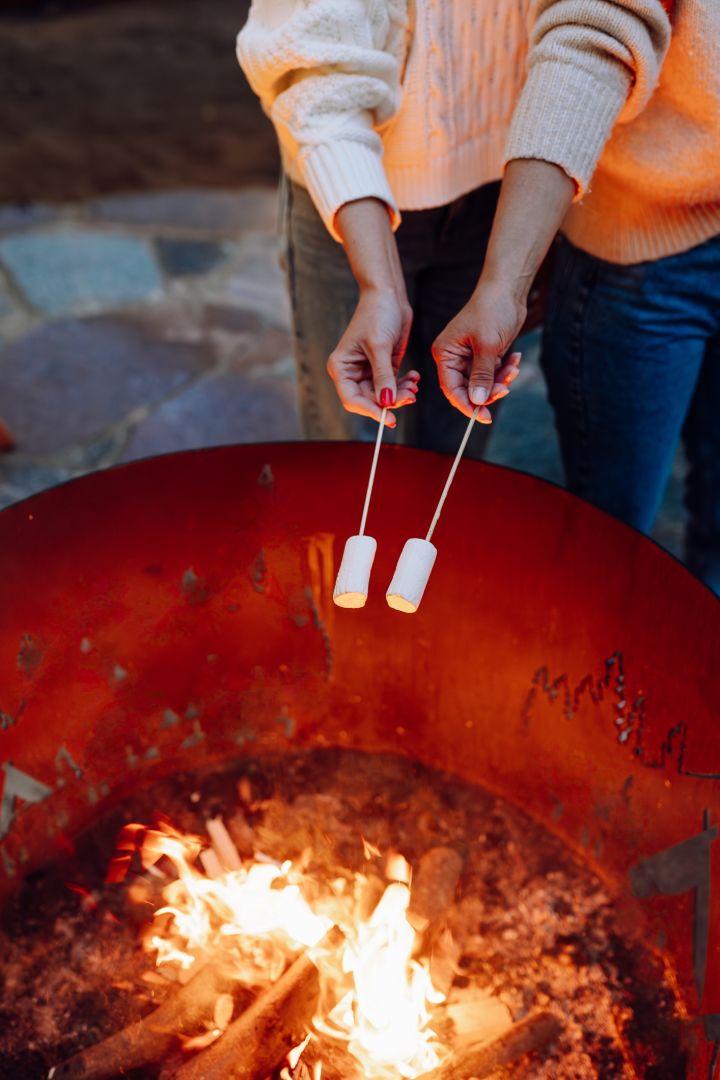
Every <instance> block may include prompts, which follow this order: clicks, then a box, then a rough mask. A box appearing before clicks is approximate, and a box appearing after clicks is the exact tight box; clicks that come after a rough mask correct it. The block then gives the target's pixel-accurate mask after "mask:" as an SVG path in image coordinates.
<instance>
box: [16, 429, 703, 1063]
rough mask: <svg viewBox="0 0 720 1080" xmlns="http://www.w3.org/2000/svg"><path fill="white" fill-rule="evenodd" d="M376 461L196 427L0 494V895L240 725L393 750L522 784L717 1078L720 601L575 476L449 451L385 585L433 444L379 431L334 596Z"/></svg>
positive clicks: (258, 744)
mask: <svg viewBox="0 0 720 1080" xmlns="http://www.w3.org/2000/svg"><path fill="white" fill-rule="evenodd" d="M368 464H369V451H368V448H367V447H364V446H359V445H349V446H337V445H302V446H300V445H286V446H248V447H233V448H222V449H213V450H205V451H200V452H195V453H188V454H180V455H172V456H169V457H165V458H159V459H154V460H149V461H144V462H139V463H137V464H133V465H129V466H125V467H122V468H119V469H115V470H112V471H110V472H107V473H102V474H96V475H93V476H89V477H86V478H84V479H82V480H78V481H76V482H74V483H72V484H68V485H66V486H64V487H61V488H57V489H53V490H51V491H48V492H45V493H43V494H42V495H39V496H37V497H35V498H33V499H30V500H28V501H26V502H24V503H22V504H20V505H17V506H14V507H11V508H10V509H9V510H6V511H4V512H3V513H2V514H0V583H1V584H0V722H1V725H2V751H3V752H2V760H3V766H4V790H3V797H2V810H1V812H0V832H1V833H2V840H1V841H0V854H1V856H2V860H1V870H0V888H1V889H2V893H3V894H4V896H5V897H8V896H9V895H10V894H12V893H13V891H14V890H15V889H16V888H17V887H18V886H19V884H20V883H21V881H22V879H23V878H24V876H25V875H26V874H27V873H28V872H29V871H30V870H32V869H34V868H36V867H37V866H38V865H40V864H41V863H43V862H45V861H47V860H48V859H50V858H52V857H53V856H55V855H56V854H57V853H58V851H59V850H60V848H61V845H62V843H63V842H64V838H66V837H68V836H71V835H73V834H74V833H76V832H77V831H78V830H79V829H81V828H82V827H83V826H85V825H86V824H87V823H88V822H89V821H90V820H91V819H92V818H94V817H95V816H96V815H97V814H98V813H99V811H100V810H102V809H104V808H106V807H107V806H109V805H110V804H111V803H112V802H114V801H117V800H118V799H119V798H121V797H123V796H125V795H127V794H129V793H132V792H133V791H136V790H137V789H139V788H140V787H141V786H143V785H147V784H148V783H149V782H150V780H151V779H152V778H155V777H159V776H160V775H161V774H169V773H172V772H174V771H176V770H178V769H180V768H187V767H190V766H196V765H198V764H199V763H200V762H203V763H205V762H210V761H213V760H223V759H227V758H228V757H229V756H237V755H239V754H243V753H247V752H252V753H259V752H265V751H278V750H283V749H287V750H296V749H298V748H302V747H321V746H340V747H347V748H356V749H359V750H366V751H373V752H375V751H393V752H399V753H401V754H403V755H407V756H409V757H412V758H415V759H418V760H419V761H421V762H424V763H427V764H431V765H434V766H437V767H440V768H443V769H446V770H448V771H449V772H451V773H455V774H457V775H458V776H460V777H462V778H464V779H466V780H470V781H476V782H478V783H481V784H483V785H484V786H485V787H487V788H490V789H491V790H493V791H495V792H497V793H498V794H500V795H503V796H505V797H507V798H509V799H511V800H512V801H514V802H516V803H517V804H519V805H520V806H521V807H522V808H523V809H524V810H526V811H527V812H529V813H530V814H531V815H532V816H533V817H534V818H535V819H536V820H538V821H539V822H540V823H542V824H543V825H545V826H547V827H548V828H550V829H551V830H552V831H554V832H555V833H556V834H558V835H559V836H560V837H561V838H562V839H563V840H564V841H566V842H567V843H568V844H570V845H571V846H572V847H574V848H575V849H576V850H577V851H579V852H581V853H582V857H583V858H584V860H585V861H586V862H587V863H588V864H589V865H590V866H591V867H592V868H593V869H595V870H596V871H597V872H598V873H599V874H600V875H601V876H602V877H603V878H604V879H605V880H607V881H610V882H615V883H617V882H621V883H623V887H624V892H625V895H626V898H627V909H628V918H629V919H630V920H631V921H632V920H636V921H637V920H641V921H642V925H643V926H644V933H645V935H646V941H647V942H648V944H649V945H652V946H653V947H655V946H656V947H658V948H660V949H663V950H665V951H666V953H667V955H668V956H669V957H670V959H671V961H672V964H673V966H674V968H675V970H676V972H677V977H678V986H679V991H680V993H681V996H682V997H683V999H684V1001H685V1003H686V1005H687V1010H688V1013H689V1015H690V1017H691V1018H694V1020H693V1022H692V1025H691V1026H692V1028H693V1030H694V1032H695V1035H696V1038H695V1039H694V1044H693V1050H692V1054H693V1065H692V1067H691V1071H690V1072H689V1073H688V1075H689V1076H691V1077H693V1078H702V1080H709V1078H711V1077H712V1076H713V1075H714V1069H715V1064H716V1059H717V1051H716V1046H717V1041H718V1040H720V899H719V897H720V890H719V889H718V888H717V883H718V880H720V879H719V878H718V853H717V851H718V845H716V844H715V843H714V841H715V839H716V836H717V823H718V817H719V815H720V794H719V793H720V728H719V727H718V724H717V715H718V706H720V692H719V690H718V680H717V674H716V667H717V657H718V648H719V646H720V605H718V603H717V600H716V599H715V598H714V597H713V596H712V595H711V594H710V593H709V592H707V591H706V590H705V589H704V588H703V587H702V586H701V585H700V584H698V582H697V581H695V580H694V579H693V578H692V577H691V576H690V575H689V574H688V573H687V572H686V571H685V570H684V569H683V568H682V567H681V566H680V565H679V564H678V563H676V562H675V561H674V560H673V559H672V558H670V557H669V556H667V555H666V554H664V553H663V552H662V551H661V550H660V549H658V548H657V547H655V545H654V544H652V543H651V542H650V541H648V540H646V539H644V538H643V537H641V536H639V535H638V534H637V533H635V532H633V531H632V530H630V529H628V528H626V527H624V526H622V525H620V524H618V523H617V522H615V521H613V520H612V519H610V518H608V517H606V516H605V515H603V514H601V513H599V512H597V511H595V510H594V509H592V508H591V507H589V506H586V505H584V504H582V503H581V502H579V501H578V500H576V499H574V498H572V497H571V496H569V495H567V494H566V493H565V492H563V491H560V490H558V489H556V488H554V487H552V486H550V485H548V484H546V483H543V482H541V481H538V480H535V479H531V478H529V477H527V476H524V475H521V474H517V473H514V472H511V471H508V470H504V469H500V468H497V467H493V466H488V465H482V464H475V463H471V462H466V463H464V464H463V466H462V468H461V470H460V473H459V475H458V478H457V481H456V484H455V487H454V489H453V492H452V496H451V499H450V501H449V503H448V506H447V508H446V510H445V512H444V515H443V518H442V520H441V523H440V525H439V527H438V530H437V533H436V542H437V546H438V549H439V556H438V561H437V565H436V568H435V571H434V573H433V577H432V579H431V582H430V585H429V587H428V590H427V593H426V596H425V598H424V600H423V603H422V607H421V609H420V611H419V613H418V614H417V615H415V616H404V615H400V614H398V613H396V612H393V611H390V610H389V609H388V608H387V606H386V604H385V600H384V591H385V588H386V586H387V583H388V582H389V581H390V578H391V576H392V571H393V568H394V564H395V561H396V559H397V556H398V554H399V552H400V550H401V548H402V545H403V543H404V541H405V540H406V539H407V538H408V537H409V536H413V535H415V536H416V535H422V529H423V525H424V524H426V522H427V520H428V517H429V513H430V512H431V510H432V507H433V505H434V500H435V499H436V497H437V494H438V492H439V490H440V488H441V486H442V483H443V480H444V477H445V473H446V469H447V461H446V460H444V459H442V458H440V457H436V456H433V455H428V454H422V453H418V452H414V451H408V450H401V449H390V448H387V449H385V450H383V453H382V456H381V459H380V468H379V472H378V478H377V484H376V491H375V496H374V501H373V507H372V510H371V518H370V522H369V526H368V527H369V531H370V532H371V533H372V534H373V535H374V536H376V537H377V539H378V544H379V550H378V556H377V559H376V563H375V567H374V572H373V582H372V583H371V593H370V599H369V601H368V605H367V607H366V608H365V609H364V610H363V611H360V612H346V611H340V610H338V609H336V608H335V607H334V606H333V603H332V588H333V582H334V577H335V572H336V570H337V563H338V559H339V557H340V554H341V552H342V545H343V543H344V540H345V538H346V536H348V535H350V534H352V533H354V532H355V531H356V527H357V520H356V517H357V510H358V506H359V505H360V499H361V496H362V492H363V490H364V483H365V480H366V476H367V468H368ZM713 886H715V887H714V888H713Z"/></svg>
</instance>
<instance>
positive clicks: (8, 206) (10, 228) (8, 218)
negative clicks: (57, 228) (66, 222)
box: [0, 203, 62, 232]
mask: <svg viewBox="0 0 720 1080" xmlns="http://www.w3.org/2000/svg"><path fill="white" fill-rule="evenodd" d="M61 213H62V208H60V207H55V206H49V205H48V204H47V203H24V204H23V203H4V204H1V205H0V232H14V231H16V230H18V229H29V228H32V227H33V226H35V225H47V224H48V223H49V222H51V221H56V220H57V219H58V217H60V215H61Z"/></svg>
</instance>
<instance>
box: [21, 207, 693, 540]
mask: <svg viewBox="0 0 720 1080" xmlns="http://www.w3.org/2000/svg"><path fill="white" fill-rule="evenodd" d="M275 212H276V211H275V194H274V192H273V191H271V190H268V189H264V188H256V189H252V188H251V189H246V190H243V191H237V192H235V191H233V192H230V191H216V190H213V191H206V190H197V191H192V190H190V191H183V192H173V191H169V192H159V193H157V192H156V193H150V194H146V195H130V196H127V197H121V196H113V197H107V198H102V199H96V200H94V201H90V202H86V203H83V204H81V205H67V206H61V207H50V206H46V205H44V204H33V205H31V206H26V207H14V206H0V387H1V388H2V389H1V390H0V417H2V419H3V420H4V421H5V423H6V424H7V425H8V427H9V428H10V429H11V431H12V433H13V435H14V436H15V439H16V442H17V447H16V449H14V450H13V451H11V452H9V453H4V454H3V455H2V456H0V506H7V505H9V504H10V503H12V502H15V501H16V500H18V499H22V498H24V497H26V496H27V495H30V494H32V493H34V492H36V491H39V490H41V489H43V488H45V487H48V486H51V485H53V484H57V483H60V482H62V481H64V480H67V479H70V478H72V477H74V476H79V475H81V474H82V473H84V472H87V471H89V470H93V469H100V468H106V467H108V466H111V465H114V464H116V463H118V462H122V461H129V460H131V459H134V458H138V457H144V456H147V455H151V454H159V453H166V452H169V451H174V450H184V449H189V448H192V447H199V446H209V445H214V444H221V443H233V442H254V441H260V440H262V441H265V440H287V439H291V440H292V439H298V438H300V429H299V424H298V418H297V407H296V390H295V378H294V370H293V363H292V357H291V354H290V343H289V336H288V317H289V316H288V307H287V302H286V298H285V292H284V286H283V280H282V276H281V271H280V268H279V265H278V260H277V246H276V240H275ZM524 354H525V355H524V364H523V370H522V374H521V377H520V378H519V379H518V381H517V383H516V384H515V387H514V389H513V392H512V396H511V398H510V399H509V400H508V402H507V404H506V406H505V408H504V410H503V414H502V417H501V419H500V420H499V422H498V423H497V425H496V429H495V431H494V434H493V440H492V443H491V447H490V453H489V455H488V457H489V460H491V461H495V462H499V463H501V464H503V465H509V466H512V467H514V468H519V469H523V470H525V471H527V472H530V473H533V474H535V475H538V476H543V477H545V478H547V479H550V480H553V481H555V482H557V483H560V482H562V473H561V468H560V462H559V458H558V452H557V443H556V438H555V432H554V428H553V424H552V417H551V413H550V409H549V406H548V405H547V402H546V399H545V392H544V385H543V381H542V377H541V375H540V372H539V369H538V366H537V340H536V338H532V339H528V340H526V341H525V343H524ZM682 471H683V463H682V460H681V458H680V456H679V457H678V460H677V462H676V468H675V472H674V475H673V479H672V482H671V484H670V488H669V491H668V494H667V498H666V501H665V505H664V507H663V511H662V514H661V516H660V520H659V522H658V525H657V529H656V532H655V536H656V538H657V539H658V540H659V542H660V543H662V544H663V545H664V546H666V547H667V548H668V549H669V550H670V551H673V552H674V553H676V554H677V553H679V551H680V547H681V540H682V530H683V510H682V502H681V486H682V485H681V478H682Z"/></svg>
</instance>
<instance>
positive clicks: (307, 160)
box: [286, 139, 400, 243]
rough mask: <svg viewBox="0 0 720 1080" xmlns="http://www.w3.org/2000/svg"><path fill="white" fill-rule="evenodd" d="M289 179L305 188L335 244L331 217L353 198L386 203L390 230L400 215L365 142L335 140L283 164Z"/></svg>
mask: <svg viewBox="0 0 720 1080" xmlns="http://www.w3.org/2000/svg"><path fill="white" fill-rule="evenodd" d="M286 166H287V168H288V171H289V173H290V176H291V177H292V179H293V180H295V181H297V182H298V183H300V184H302V186H303V187H305V188H307V190H308V192H309V193H310V196H311V198H312V200H313V202H314V203H315V206H316V207H317V210H318V213H319V214H320V216H321V217H322V219H323V221H324V223H325V227H326V228H327V230H328V232H329V233H330V234H331V236H333V237H334V238H335V239H336V240H337V241H338V242H339V243H341V242H342V241H341V237H340V235H339V234H338V232H337V230H336V228H335V215H336V214H337V212H338V210H339V209H340V207H341V206H343V205H344V204H345V203H347V202H353V201H354V200H356V199H380V200H381V201H382V202H384V203H386V205H387V207H388V211H389V213H390V219H391V222H392V227H393V229H396V228H397V227H398V225H399V224H400V213H399V211H398V206H397V202H396V201H395V196H394V194H393V191H392V188H391V187H390V184H389V182H388V178H387V175H386V173H385V169H384V168H383V163H382V159H381V157H380V155H379V153H378V152H376V151H375V150H373V149H372V147H370V146H367V145H366V144H365V143H362V142H359V141H355V140H351V139H336V140H335V141H334V142H327V143H321V144H320V145H318V146H314V147H313V148H312V149H311V150H310V151H308V152H306V153H304V154H301V156H300V159H299V161H296V162H291V161H288V162H286Z"/></svg>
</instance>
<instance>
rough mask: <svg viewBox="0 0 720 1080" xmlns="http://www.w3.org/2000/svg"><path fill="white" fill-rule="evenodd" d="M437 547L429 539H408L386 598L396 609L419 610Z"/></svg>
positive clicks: (410, 612)
mask: <svg viewBox="0 0 720 1080" xmlns="http://www.w3.org/2000/svg"><path fill="white" fill-rule="evenodd" d="M436 557H437V548H436V547H435V545H434V544H431V543H430V541H429V540H418V539H413V540H408V541H407V543H406V544H405V547H404V548H403V549H402V554H401V555H400V558H399V559H398V563H397V566H396V567H395V574H394V576H393V579H392V581H391V582H390V588H389V589H388V591H387V594H386V597H385V599H386V600H387V602H388V604H389V605H390V607H391V608H395V610H396V611H405V612H407V613H408V614H412V612H415V611H417V609H418V608H419V607H420V601H421V600H422V598H423V593H424V592H425V586H426V585H427V583H428V578H429V577H430V573H431V571H432V568H433V566H434V565H435V559H436Z"/></svg>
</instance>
